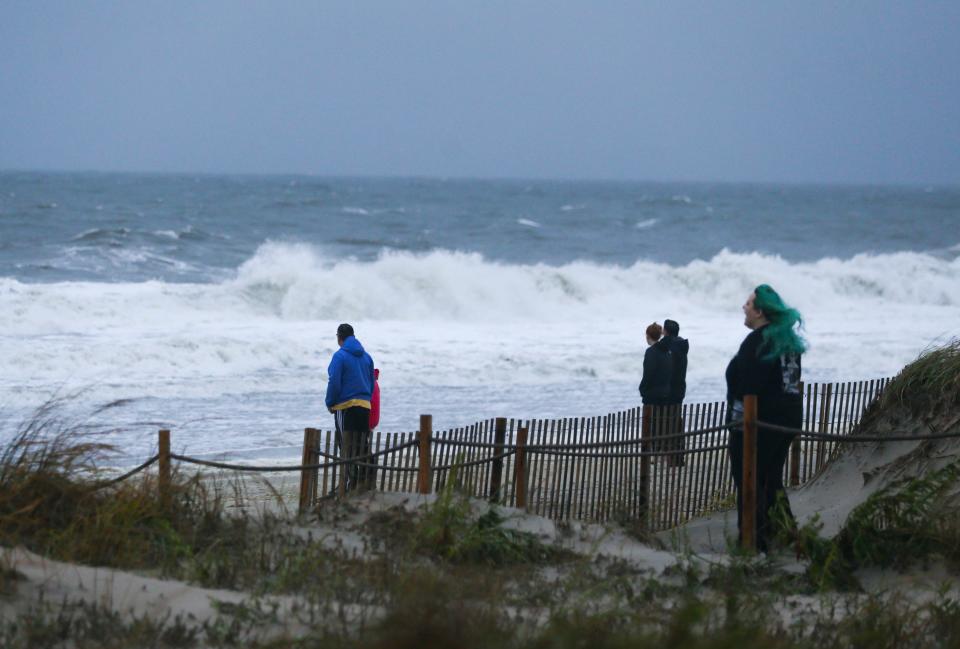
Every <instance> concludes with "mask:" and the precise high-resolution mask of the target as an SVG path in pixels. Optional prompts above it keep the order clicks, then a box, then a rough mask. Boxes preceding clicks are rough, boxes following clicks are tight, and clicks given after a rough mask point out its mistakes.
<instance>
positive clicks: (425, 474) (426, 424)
mask: <svg viewBox="0 0 960 649" xmlns="http://www.w3.org/2000/svg"><path fill="white" fill-rule="evenodd" d="M431 437H433V415H420V430H418V431H417V445H418V447H419V450H420V468H419V470H418V472H417V491H418V492H419V493H422V494H428V493H430V489H431V486H432V482H433V481H432V480H431V479H430V478H431V475H430V438H431Z"/></svg>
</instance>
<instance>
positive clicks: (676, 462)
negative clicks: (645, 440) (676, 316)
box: [663, 320, 690, 466]
mask: <svg viewBox="0 0 960 649" xmlns="http://www.w3.org/2000/svg"><path fill="white" fill-rule="evenodd" d="M663 339H664V340H665V341H667V344H668V345H669V346H670V357H671V359H672V360H673V371H672V372H671V374H670V398H669V400H668V401H667V405H668V413H667V417H668V421H669V422H670V424H672V425H670V426H669V427H668V428H669V432H670V434H671V435H679V434H681V433H682V432H683V417H682V416H681V413H682V410H683V398H684V397H685V396H686V394H687V353H688V352H689V351H690V343H689V342H688V341H687V339H686V338H681V337H680V325H679V324H678V323H677V321H676V320H664V321H663ZM667 448H669V449H670V450H674V451H682V450H684V448H685V446H684V440H683V438H682V437H678V438H676V439H674V440H671V443H669V444H667ZM667 464H668V465H669V466H684V465H685V464H686V460H685V459H684V457H683V455H682V454H677V455H670V456H668V457H667Z"/></svg>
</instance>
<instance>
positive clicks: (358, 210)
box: [341, 207, 370, 216]
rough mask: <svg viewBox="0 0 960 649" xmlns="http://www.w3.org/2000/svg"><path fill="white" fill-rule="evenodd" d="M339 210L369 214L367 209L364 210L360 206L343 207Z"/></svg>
mask: <svg viewBox="0 0 960 649" xmlns="http://www.w3.org/2000/svg"><path fill="white" fill-rule="evenodd" d="M341 211H342V212H343V213H344V214H356V215H359V216H367V215H368V214H370V211H369V210H365V209H364V208H362V207H344V208H343V209H342V210H341Z"/></svg>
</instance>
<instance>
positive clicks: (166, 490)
mask: <svg viewBox="0 0 960 649" xmlns="http://www.w3.org/2000/svg"><path fill="white" fill-rule="evenodd" d="M157 449H158V453H159V455H160V458H159V462H158V469H159V475H158V476H157V485H158V487H159V488H160V504H161V505H162V506H163V508H164V509H169V507H170V431H169V430H167V429H162V430H161V431H160V436H159V439H158V441H157Z"/></svg>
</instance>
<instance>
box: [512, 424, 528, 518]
mask: <svg viewBox="0 0 960 649" xmlns="http://www.w3.org/2000/svg"><path fill="white" fill-rule="evenodd" d="M513 484H514V485H515V488H514V490H515V492H516V495H517V509H526V508H527V429H526V427H525V426H521V427H520V428H518V429H517V461H516V462H515V463H514V465H513Z"/></svg>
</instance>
